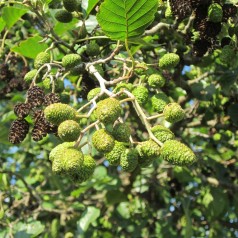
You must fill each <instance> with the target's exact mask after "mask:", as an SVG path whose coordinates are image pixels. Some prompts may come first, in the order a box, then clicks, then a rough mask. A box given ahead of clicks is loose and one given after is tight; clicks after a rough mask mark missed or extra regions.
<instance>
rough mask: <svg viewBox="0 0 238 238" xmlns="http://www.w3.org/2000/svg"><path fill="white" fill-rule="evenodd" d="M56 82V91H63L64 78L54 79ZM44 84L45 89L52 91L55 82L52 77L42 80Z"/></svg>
mask: <svg viewBox="0 0 238 238" xmlns="http://www.w3.org/2000/svg"><path fill="white" fill-rule="evenodd" d="M54 84H55V92H62V91H63V90H64V82H63V81H62V80H57V81H54ZM42 86H43V88H44V89H45V90H47V91H51V90H52V87H53V82H52V81H51V79H50V78H45V79H44V80H43V81H42Z"/></svg>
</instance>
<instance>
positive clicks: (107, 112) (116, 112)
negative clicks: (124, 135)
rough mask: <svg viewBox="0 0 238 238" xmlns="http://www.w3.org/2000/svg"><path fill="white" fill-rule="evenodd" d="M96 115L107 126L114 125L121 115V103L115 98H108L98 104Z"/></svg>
mask: <svg viewBox="0 0 238 238" xmlns="http://www.w3.org/2000/svg"><path fill="white" fill-rule="evenodd" d="M95 115H96V117H97V119H98V120H99V121H101V122H103V123H105V124H111V123H113V122H114V121H115V120H116V119H117V118H118V117H119V116H120V115H121V105H120V102H119V101H118V100H117V99H115V98H106V99H104V100H102V101H100V102H98V104H97V108H96V110H95Z"/></svg>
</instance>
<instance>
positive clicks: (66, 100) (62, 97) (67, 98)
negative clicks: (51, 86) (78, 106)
mask: <svg viewBox="0 0 238 238" xmlns="http://www.w3.org/2000/svg"><path fill="white" fill-rule="evenodd" d="M60 101H61V102H62V103H65V104H68V103H69V102H70V94H69V93H68V92H63V93H61V94H60Z"/></svg>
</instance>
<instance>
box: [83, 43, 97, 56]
mask: <svg viewBox="0 0 238 238" xmlns="http://www.w3.org/2000/svg"><path fill="white" fill-rule="evenodd" d="M86 53H87V54H88V55H89V56H97V55H99V54H100V47H99V45H98V44H97V43H96V42H93V41H91V42H90V43H89V44H88V45H87V46H86Z"/></svg>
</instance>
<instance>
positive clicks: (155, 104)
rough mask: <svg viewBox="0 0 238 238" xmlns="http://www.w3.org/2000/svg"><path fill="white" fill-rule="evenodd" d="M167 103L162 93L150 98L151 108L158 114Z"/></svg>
mask: <svg viewBox="0 0 238 238" xmlns="http://www.w3.org/2000/svg"><path fill="white" fill-rule="evenodd" d="M169 102H170V101H169V98H168V97H167V95H166V94H165V93H163V92H159V93H157V94H155V95H154V96H153V97H152V98H151V103H152V108H153V109H154V110H155V111H156V112H158V113H161V112H163V110H164V108H165V106H166V105H167V104H169Z"/></svg>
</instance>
